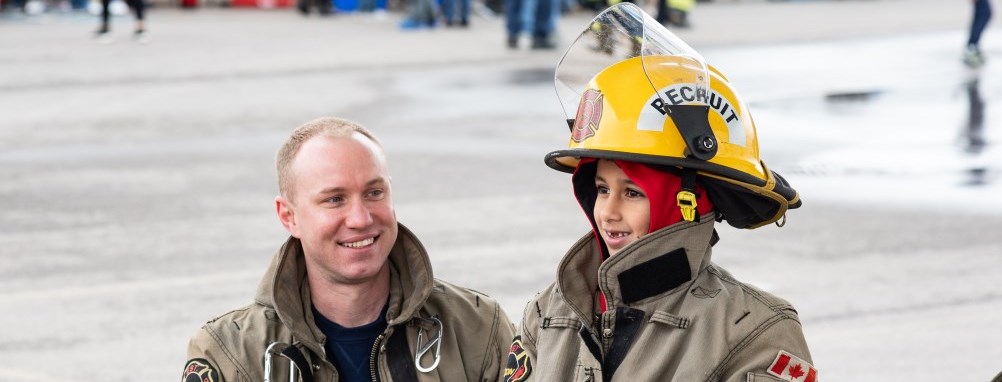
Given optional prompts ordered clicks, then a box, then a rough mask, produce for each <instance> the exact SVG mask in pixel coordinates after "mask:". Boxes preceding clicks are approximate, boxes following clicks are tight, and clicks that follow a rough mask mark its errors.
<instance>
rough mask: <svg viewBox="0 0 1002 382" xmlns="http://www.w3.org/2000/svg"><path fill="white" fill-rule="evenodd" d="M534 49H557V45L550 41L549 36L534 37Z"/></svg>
mask: <svg viewBox="0 0 1002 382" xmlns="http://www.w3.org/2000/svg"><path fill="white" fill-rule="evenodd" d="M532 49H547V50H549V49H557V45H556V44H554V43H553V42H552V41H550V39H549V38H533V39H532Z"/></svg>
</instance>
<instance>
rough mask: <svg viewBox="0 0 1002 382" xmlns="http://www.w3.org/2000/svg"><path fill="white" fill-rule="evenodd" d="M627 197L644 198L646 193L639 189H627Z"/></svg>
mask: <svg viewBox="0 0 1002 382" xmlns="http://www.w3.org/2000/svg"><path fill="white" fill-rule="evenodd" d="M626 197H627V198H643V197H644V193H643V192H640V191H637V190H630V189H627V190H626Z"/></svg>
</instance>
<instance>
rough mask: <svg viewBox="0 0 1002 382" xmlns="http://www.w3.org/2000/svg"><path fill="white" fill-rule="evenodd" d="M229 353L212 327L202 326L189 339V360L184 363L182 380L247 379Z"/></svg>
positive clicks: (228, 380) (230, 381) (234, 380)
mask: <svg viewBox="0 0 1002 382" xmlns="http://www.w3.org/2000/svg"><path fill="white" fill-rule="evenodd" d="M229 354H230V353H229V352H227V351H226V349H224V348H223V347H221V346H220V345H219V341H218V340H217V338H216V336H215V335H214V333H213V332H212V331H211V329H210V328H209V327H208V326H205V327H202V329H200V330H199V331H198V333H196V334H195V336H193V337H192V338H191V340H190V341H188V361H187V362H186V363H185V365H184V371H183V372H182V374H181V381H182V382H187V381H218V382H223V381H226V382H241V381H247V378H244V377H243V375H244V374H241V373H240V372H239V369H240V366H239V365H238V364H236V363H235V362H233V360H232V358H231V357H230V356H229ZM196 376H197V377H198V378H195V377H196Z"/></svg>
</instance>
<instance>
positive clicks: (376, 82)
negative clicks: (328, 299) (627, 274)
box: [0, 0, 1002, 382]
mask: <svg viewBox="0 0 1002 382" xmlns="http://www.w3.org/2000/svg"><path fill="white" fill-rule="evenodd" d="M968 8H969V6H968V5H967V3H966V2H949V1H938V0H879V1H831V2H825V1H814V2H782V3H776V2H761V1H746V2H719V3H710V4H705V3H700V4H699V6H698V8H697V10H696V12H695V13H694V15H693V17H694V19H693V22H694V24H695V25H696V28H694V29H692V30H688V31H680V32H679V34H680V35H681V36H682V37H683V38H684V39H686V40H687V41H689V42H690V43H691V44H692V45H693V46H694V47H696V48H697V49H699V50H700V51H701V52H703V54H704V56H706V57H707V59H708V60H710V61H711V63H714V64H716V65H717V66H719V67H721V68H722V69H724V70H725V71H726V72H727V73H730V76H731V77H732V80H733V81H734V82H735V84H736V86H738V88H739V89H740V90H742V92H743V94H744V95H745V96H746V97H747V98H749V101H750V102H751V104H752V107H757V108H758V109H756V110H760V111H759V112H758V114H757V118H758V121H759V129H760V134H761V136H762V139H763V156H764V157H765V158H766V160H767V161H768V162H769V163H771V164H772V166H773V168H774V169H776V170H778V171H779V172H781V173H784V174H789V175H788V177H790V178H791V180H792V181H793V182H794V185H802V186H798V187H800V188H801V192H802V194H803V195H804V198H805V200H806V204H805V207H804V208H803V209H802V210H798V211H794V212H791V214H790V221H789V224H788V225H787V226H786V227H784V228H781V229H780V228H776V227H766V228H763V229H759V230H755V231H737V230H733V229H730V228H727V227H723V228H721V235H722V236H723V238H724V239H723V241H722V242H721V243H720V244H719V245H718V246H717V249H716V251H715V254H714V257H715V259H716V260H717V261H718V262H719V263H721V264H723V265H724V266H726V267H728V268H729V269H731V270H732V272H733V273H735V274H736V276H738V277H739V278H742V279H745V280H747V281H751V282H753V283H756V284H760V285H762V286H764V287H766V288H767V289H769V290H771V291H773V292H775V293H777V294H779V295H781V296H783V297H786V298H788V299H789V300H791V301H792V302H793V303H794V304H795V305H797V306H798V308H799V310H800V311H801V316H802V318H803V321H804V327H805V332H806V335H807V337H808V341H809V342H810V343H811V345H812V351H813V352H814V358H815V363H816V366H817V367H818V368H819V369H820V370H821V374H820V376H821V378H822V379H823V380H826V381H886V380H909V381H987V380H989V379H991V377H992V376H993V375H994V374H996V373H998V372H999V371H1000V370H1002V361H999V360H1002V346H1000V345H999V344H1000V343H1002V328H1000V327H999V325H998V322H1002V290H1000V288H999V287H998V285H997V284H998V282H997V280H998V279H999V276H1002V258H1000V254H1002V239H999V237H998V234H999V230H1000V228H1002V208H979V206H980V205H981V204H979V203H978V201H979V200H985V201H987V203H986V204H987V205H989V206H997V205H998V204H999V196H998V195H999V194H998V193H996V192H995V191H997V190H998V187H997V186H995V187H994V188H993V187H992V186H988V187H982V188H975V189H963V190H962V191H961V192H960V193H959V195H961V196H962V198H958V199H961V200H959V201H956V202H955V203H954V204H958V205H960V206H957V208H951V205H947V206H943V205H942V204H941V203H936V204H932V203H929V204H928V205H927V204H923V203H924V202H922V200H923V199H921V194H922V192H921V191H920V190H918V188H921V187H925V185H922V184H919V186H917V187H916V188H915V189H914V190H912V191H914V192H909V191H903V192H902V191H895V190H896V189H895V188H894V187H910V186H911V184H910V183H908V180H909V179H912V178H913V177H907V176H901V174H902V172H901V171H897V172H895V171H891V172H886V171H874V170H872V169H868V168H866V167H861V166H862V165H860V164H852V163H850V164H846V163H839V162H837V161H835V162H828V163H822V164H825V165H826V166H821V167H818V166H817V163H815V162H810V161H809V160H810V159H811V158H813V157H812V156H811V154H812V153H815V152H820V151H824V150H828V148H830V147H832V146H838V147H841V146H842V145H844V141H845V140H848V138H847V137H846V135H850V136H856V135H857V134H858V135H859V136H861V137H865V136H866V134H868V133H867V132H865V131H861V130H862V127H863V126H865V127H867V128H870V127H871V125H866V123H865V121H871V122H870V123H872V124H877V125H878V127H877V128H876V129H875V130H880V129H882V130H884V131H887V130H891V131H895V130H894V129H895V126H893V124H891V125H887V126H884V125H882V124H881V123H880V122H879V121H883V120H884V119H882V118H886V117H882V116H880V115H879V114H880V113H881V109H880V108H885V110H893V111H895V112H898V113H912V114H916V115H919V118H917V119H909V120H907V122H906V123H904V124H903V125H904V126H906V127H907V126H910V124H912V123H917V124H922V123H926V124H929V123H933V125H935V124H936V123H939V122H943V123H946V124H949V127H948V128H947V130H949V134H947V136H948V138H947V139H950V138H949V137H952V135H953V134H954V132H955V131H956V130H959V125H960V123H961V122H962V121H961V120H960V117H961V115H962V109H963V102H962V98H961V97H957V96H956V93H957V92H958V90H957V86H958V83H960V82H961V80H962V78H963V77H964V76H965V75H967V74H965V72H964V70H963V69H962V68H960V67H959V63H958V61H957V58H958V57H959V52H960V45H961V44H962V39H963V33H964V32H963V31H964V29H965V28H966V25H967V22H968V17H969V16H968ZM587 18H588V15H587V14H584V13H581V14H575V15H572V16H570V17H568V18H565V19H563V20H562V21H561V23H560V31H561V33H560V41H561V43H562V44H564V45H566V44H567V43H569V39H570V38H572V37H573V36H575V35H576V32H577V30H579V29H581V28H582V27H583V25H584V23H585V22H586V21H587ZM398 21H399V15H395V14H391V15H388V17H386V18H382V19H379V18H371V17H364V16H337V17H333V18H327V19H318V18H309V19H302V18H300V17H298V16H297V15H295V14H294V13H292V12H291V11H280V10H274V11H255V10H240V9H228V10H227V9H200V10H197V11H193V12H183V11H178V10H171V9H154V10H153V11H152V12H150V20H149V29H150V31H151V35H152V39H153V40H152V42H151V43H150V44H146V45H143V44H138V43H136V42H134V41H132V40H131V39H130V37H129V30H130V29H131V25H130V20H129V19H128V18H127V17H120V18H118V19H117V20H116V22H115V25H114V34H115V41H113V42H112V43H110V44H98V43H94V42H93V41H91V40H90V39H89V35H88V34H89V32H90V31H91V30H92V29H93V28H94V27H95V24H96V22H95V20H94V19H93V18H91V17H85V16H78V15H53V14H49V15H42V16H39V17H32V18H20V17H9V16H8V17H3V18H0V116H2V118H0V248H2V250H0V312H3V314H0V328H2V329H0V381H39V382H41V381H46V382H48V381H152V380H170V379H174V378H177V376H178V374H179V372H180V368H181V366H182V365H183V363H184V361H185V358H184V352H185V346H186V343H187V339H188V337H189V336H190V335H191V334H192V333H193V332H194V331H195V330H196V329H197V328H198V327H199V326H200V325H201V323H203V322H204V321H205V320H207V319H209V318H211V317H213V316H214V315H217V314H219V313H222V312H224V311H226V310H228V309H231V308H235V307H239V306H241V305H243V304H245V303H247V302H249V301H250V300H251V298H252V294H253V292H254V290H255V286H256V284H257V282H258V278H259V277H260V274H261V272H262V271H263V270H264V267H265V266H266V264H267V262H268V261H269V259H270V257H271V255H272V253H273V251H274V250H275V249H276V248H277V246H278V245H279V244H280V243H281V241H282V240H283V239H284V238H285V235H286V234H285V232H284V231H283V230H282V228H281V226H280V225H279V224H278V222H277V220H276V219H275V217H274V213H273V212H272V202H273V197H274V195H275V194H276V187H275V181H274V173H273V169H272V158H273V155H274V152H275V150H276V149H277V147H278V145H279V144H280V143H281V141H282V140H283V138H284V137H285V134H286V133H287V132H288V131H289V130H290V129H291V128H293V127H295V126H296V125H298V124H300V123H302V122H305V121H307V120H309V119H312V118H314V117H317V116H322V115H339V116H344V117H349V118H352V119H356V120H359V121H362V122H363V123H365V124H367V125H369V126H371V127H372V128H373V129H374V130H375V131H376V132H377V134H379V135H380V137H381V138H382V139H383V140H384V143H385V144H386V146H387V151H388V155H389V157H390V161H391V172H392V174H393V177H394V187H395V189H394V192H395V199H396V204H397V210H398V217H399V219H400V221H402V222H403V223H404V224H407V225H408V226H409V227H410V228H412V229H413V230H414V231H415V232H416V233H417V234H418V235H419V236H420V237H421V238H422V240H423V241H424V243H425V244H426V246H427V247H428V249H429V250H430V252H431V253H432V258H433V263H434V265H435V267H436V268H435V270H436V274H437V275H438V276H439V277H441V278H444V279H448V280H450V281H454V282H457V283H460V284H465V285H467V286H470V287H472V288H474V289H478V290H481V291H484V292H486V293H488V294H491V295H493V296H495V297H496V298H498V299H499V300H500V301H501V302H502V304H503V305H504V307H505V308H506V309H507V310H508V313H509V315H510V316H511V317H512V318H513V319H518V318H519V317H520V316H521V308H522V304H523V303H524V302H525V301H526V300H527V299H528V298H529V297H530V296H531V295H532V293H534V292H535V291H536V290H538V289H540V288H542V287H543V286H544V285H545V284H546V283H547V282H548V281H549V280H551V279H552V277H553V270H554V269H555V265H556V263H557V262H558V261H559V258H560V256H561V255H562V253H563V251H564V250H565V249H566V247H567V246H568V245H569V244H570V243H571V242H572V241H573V240H575V239H576V238H577V237H578V236H580V235H581V234H583V233H584V232H585V230H586V224H585V220H584V219H583V218H582V216H581V213H580V212H579V210H578V208H577V207H576V205H575V203H574V202H573V200H572V198H571V196H570V193H569V191H570V188H569V184H568V179H567V177H566V176H565V175H563V174H559V173H556V172H554V171H552V170H549V169H547V168H546V167H545V166H544V165H543V164H542V160H541V158H542V156H543V154H544V153H546V152H547V151H548V150H552V149H555V148H558V147H560V146H561V145H563V144H564V143H565V140H566V130H565V129H566V127H565V126H564V125H563V122H562V118H563V116H562V113H561V111H560V109H559V105H558V103H557V101H556V98H555V97H554V95H553V90H552V83H551V80H552V69H553V65H554V64H555V62H556V60H557V59H558V58H559V53H560V52H559V51H556V52H534V51H533V52H530V51H527V50H519V51H509V50H506V49H504V48H503V41H504V35H503V32H502V23H501V21H500V20H489V19H483V18H476V19H474V20H473V25H472V26H471V27H470V28H469V29H468V30H434V31H416V32H401V31H399V30H398V29H397V28H396V25H397V23H398ZM995 25H998V21H997V20H996V21H995V24H993V27H992V28H993V29H992V30H991V31H990V32H989V34H988V35H987V36H986V43H988V42H991V44H990V45H988V47H989V49H988V52H989V54H990V55H992V59H994V60H999V59H1002V54H999V52H1002V49H999V47H1002V44H1000V42H1002V41H999V40H1002V35H1000V34H999V33H997V27H996V26H995ZM991 40H994V41H991ZM843 52H844V53H843ZM895 52H904V54H895ZM846 56H849V57H848V58H847V57H846ZM887 57H896V58H887ZM839 59H842V60H845V61H839V62H845V65H848V68H849V69H842V68H840V67H834V68H833V67H831V65H833V64H826V62H832V61H835V60H839ZM771 61H774V62H771ZM916 62H917V63H918V65H917V66H914V67H913V66H910V65H909V64H914V63H916ZM773 64H775V65H773ZM826 65H829V67H827V68H826V67H825V66H826ZM839 65H842V64H839ZM992 65H995V66H996V67H997V63H994V62H991V63H990V64H989V67H988V68H986V69H985V74H984V81H983V82H984V83H985V84H986V85H984V88H983V89H982V94H984V96H985V97H986V98H987V99H988V100H989V105H994V104H992V103H990V101H991V100H996V104H997V100H998V99H999V96H1000V94H1002V91H1000V89H1002V87H1000V86H999V81H998V75H997V73H999V72H998V69H996V68H995V67H993V66H992ZM822 68H823V69H824V70H819V69H822ZM911 68H918V69H911ZM868 70H869V71H870V72H869V73H864V72H866V71H868ZM777 71H778V73H777ZM874 71H876V73H874ZM902 72H906V74H908V75H909V76H910V77H904V79H903V80H900V81H897V82H895V79H899V78H901V77H898V76H896V75H898V74H901V73H902ZM916 83H919V85H916ZM847 89H848V90H859V89H863V90H876V91H882V92H885V93H886V94H887V96H886V97H884V98H883V99H882V100H878V101H877V102H875V103H867V104H852V103H850V104H848V105H841V106H839V105H836V106H831V105H828V104H825V103H823V102H822V101H821V100H823V99H824V95H825V94H827V93H830V92H832V91H845V90H847ZM916 89H918V90H923V89H925V90H928V89H934V90H936V91H937V92H938V93H937V94H941V96H938V97H932V98H930V97H925V98H923V97H919V96H912V94H914V93H910V92H909V91H915V90H916ZM950 92H953V93H950ZM951 94H953V96H951ZM881 102H883V103H881ZM787 105H793V106H792V107H791V106H787ZM868 105H869V106H868ZM995 110H997V106H995V107H994V108H993V107H991V106H989V108H988V110H987V113H988V114H989V115H991V114H993V113H995V114H997V112H995ZM843 114H848V115H843ZM817 115H823V116H824V118H823V119H825V120H826V121H828V122H827V124H825V123H821V122H817V123H814V124H811V123H803V124H801V123H802V122H805V121H807V122H811V121H812V118H814V117H816V116H817ZM850 117H854V118H856V119H846V118H850ZM784 118H785V119H784ZM994 118H998V117H994ZM840 121H842V122H843V124H839V123H840ZM844 121H850V122H851V123H844ZM860 121H863V122H864V123H863V124H862V125H861V124H860ZM872 121H878V122H872ZM916 121H918V122H916ZM930 121H932V122H930ZM989 121H998V119H989ZM766 122H775V123H774V124H773V125H775V128H774V129H773V130H772V131H771V132H770V130H769V128H770V127H769V124H768V123H766ZM992 123H994V125H990V126H989V128H990V129H994V131H995V133H993V134H996V135H989V137H990V138H991V137H995V136H997V134H998V133H997V131H998V129H999V127H1000V125H999V124H998V123H997V122H992ZM791 126H792V127H791ZM939 130H943V129H939ZM840 131H843V132H844V133H843V134H839V132H840ZM923 131H924V130H923ZM931 131H935V130H931ZM913 135H926V134H925V133H915V134H913ZM877 136H878V137H880V139H879V140H883V139H884V138H883V137H881V136H880V135H879V134H877ZM768 139H771V141H767V140H768ZM860 140H865V139H860ZM770 142H772V143H770ZM992 142H995V141H991V142H990V143H989V144H992ZM943 145H948V143H944V144H943ZM854 147H855V146H854ZM937 147H939V146H935V147H933V149H936V148H937ZM912 148H913V149H914V150H915V151H917V152H923V153H924V152H930V150H931V149H930V148H929V146H922V145H917V146H915V147H912ZM931 151H934V150H931ZM995 152H997V151H995ZM992 155H994V154H986V156H984V157H985V158H988V160H989V163H988V165H987V169H988V172H987V173H988V174H989V178H988V181H989V182H992V181H996V182H997V179H998V176H997V171H998V169H999V167H1002V166H1000V163H999V162H998V161H996V160H995V159H996V158H998V156H997V155H995V156H992ZM805 163H811V164H813V165H810V166H808V165H805ZM819 168H820V170H819ZM953 170H954V169H951V170H949V171H953ZM903 173H904V174H905V175H908V174H912V173H910V172H907V171H905V172H903ZM919 174H920V178H921V177H922V176H925V175H927V174H924V173H919ZM937 174H939V173H937ZM948 175H949V176H953V175H957V176H959V173H958V174H954V173H953V172H950V173H949V174H948ZM888 179H890V180H889V181H888ZM923 179H925V178H923ZM930 179H939V178H935V177H933V178H930ZM879 181H886V182H888V183H886V184H882V185H881V186H880V188H882V189H883V190H884V191H881V190H878V189H877V188H874V189H873V190H867V184H877V183H876V182H879ZM798 182H799V183H798ZM855 182H862V183H864V184H855ZM871 182H873V183H871ZM901 185H904V186H901ZM930 187H932V186H930ZM887 190H890V191H887ZM871 191H872V192H871ZM882 192H883V193H882ZM895 192H897V194H893V193H895ZM888 193H891V196H890V197H884V198H872V197H871V198H869V199H868V198H867V196H868V195H873V194H876V195H887V194H888ZM911 194H916V195H918V196H916V197H914V198H912V197H907V195H911ZM846 195H848V196H846ZM812 196H814V197H813V199H812ZM856 196H858V197H856ZM890 199H907V200H918V202H916V203H907V202H901V200H890ZM895 201H897V203H896V202H895ZM948 202H950V201H948Z"/></svg>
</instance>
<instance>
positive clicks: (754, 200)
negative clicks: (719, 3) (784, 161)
mask: <svg viewBox="0 0 1002 382" xmlns="http://www.w3.org/2000/svg"><path fill="white" fill-rule="evenodd" d="M555 77H556V78H555V83H556V88H557V95H558V98H560V100H561V104H562V105H563V107H564V112H565V114H566V115H567V121H568V125H569V126H570V130H571V136H570V140H569V143H568V148H566V149H562V150H557V151H554V152H551V153H549V154H547V155H546V158H545V161H546V164H547V165H548V166H550V167H552V168H554V169H557V170H561V171H564V172H571V171H573V170H574V169H575V168H576V167H577V164H578V162H579V160H580V158H584V157H590V158H602V159H622V160H630V161H635V162H641V163H647V164H651V165H655V166H669V167H675V168H681V169H684V170H686V171H695V172H696V173H697V174H698V175H699V176H700V177H699V178H700V180H701V182H702V183H703V185H704V187H706V189H707V192H708V193H709V196H710V198H711V200H712V201H713V204H714V205H715V206H716V208H717V212H718V215H717V216H718V218H719V219H722V220H727V222H728V223H729V224H731V225H732V226H735V227H738V228H757V227H760V226H763V225H766V224H769V223H772V222H776V221H778V220H779V219H780V218H782V217H784V216H785V214H786V211H787V209H790V208H797V207H799V206H800V204H801V201H800V197H799V195H798V194H797V192H796V191H795V190H794V189H793V188H792V187H790V185H789V184H788V183H787V182H786V181H785V180H784V179H783V178H782V177H780V176H779V175H778V174H776V173H774V172H772V171H770V170H769V169H768V168H767V167H766V166H765V164H764V163H763V162H762V161H761V160H760V158H759V148H758V138H757V135H756V132H755V123H754V121H753V120H752V117H751V114H750V113H749V112H748V108H747V107H746V106H745V104H744V103H743V102H742V101H741V98H740V97H739V96H738V94H737V93H736V92H735V91H734V89H732V88H731V86H730V83H729V82H728V80H727V78H726V77H724V76H723V75H722V74H721V73H720V72H719V71H717V70H716V69H714V68H712V67H710V66H708V65H706V64H705V62H704V60H703V58H702V56H700V55H699V53H697V52H696V51H695V50H693V49H692V48H691V47H689V46H688V45H687V44H686V43H685V42H683V41H682V40H681V39H679V38H678V37H676V36H675V35H674V34H672V33H671V32H669V31H668V30H667V29H665V28H664V27H663V26H661V25H660V24H659V23H657V22H656V21H654V20H653V19H651V18H650V16H648V15H647V14H645V13H644V12H643V11H642V10H640V8H638V7H637V6H635V5H633V4H631V3H620V4H617V5H615V6H613V7H610V8H608V9H607V10H606V11H604V12H603V13H601V14H600V15H598V16H597V17H596V18H595V19H594V20H593V21H592V22H591V24H590V25H589V26H588V28H586V30H585V31H584V32H583V33H582V34H581V36H579V37H578V39H577V40H576V41H575V42H574V44H572V45H571V47H570V48H568V50H567V52H566V53H565V54H564V57H563V58H562V59H561V61H560V64H558V66H557V70H556V76H555Z"/></svg>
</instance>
